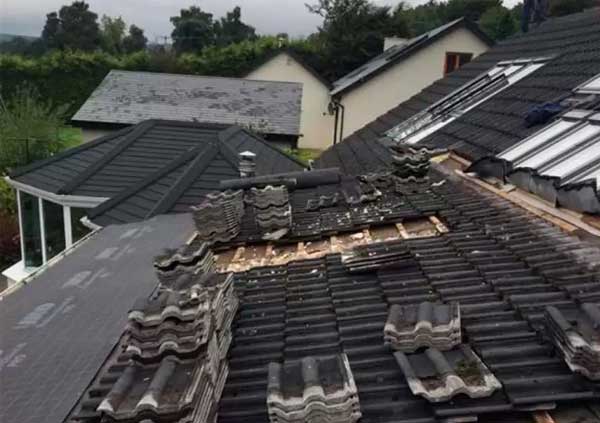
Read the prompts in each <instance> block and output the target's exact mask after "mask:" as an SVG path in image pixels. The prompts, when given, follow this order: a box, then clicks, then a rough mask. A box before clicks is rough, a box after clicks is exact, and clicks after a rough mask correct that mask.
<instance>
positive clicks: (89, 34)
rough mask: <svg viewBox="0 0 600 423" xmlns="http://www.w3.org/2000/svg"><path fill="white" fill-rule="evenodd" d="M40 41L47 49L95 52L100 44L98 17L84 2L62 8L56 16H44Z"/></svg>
mask: <svg viewBox="0 0 600 423" xmlns="http://www.w3.org/2000/svg"><path fill="white" fill-rule="evenodd" d="M42 39H43V40H44V42H45V43H46V46H47V47H48V48H49V49H72V50H83V51H92V50H96V49H97V48H98V47H99V44H100V27H99V26H98V15H97V14H95V13H94V12H92V11H91V10H90V6H89V4H87V3H86V2H84V1H75V2H73V3H72V4H71V5H70V6H63V7H61V8H60V11H59V12H58V15H57V14H56V12H51V13H49V14H47V15H46V24H45V25H44V29H43V30H42Z"/></svg>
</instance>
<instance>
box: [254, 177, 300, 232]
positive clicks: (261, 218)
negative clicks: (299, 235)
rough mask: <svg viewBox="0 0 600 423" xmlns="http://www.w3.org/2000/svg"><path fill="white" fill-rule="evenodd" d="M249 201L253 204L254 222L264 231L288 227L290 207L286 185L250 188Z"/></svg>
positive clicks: (290, 219)
mask: <svg viewBox="0 0 600 423" xmlns="http://www.w3.org/2000/svg"><path fill="white" fill-rule="evenodd" d="M250 202H251V203H252V205H253V206H254V213H255V218H256V223H257V225H258V227H259V228H260V229H262V230H263V231H265V232H273V231H277V230H280V229H290V228H291V226H292V207H291V205H290V198H289V193H288V190H287V187H286V186H284V185H281V186H271V185H268V186H266V187H265V188H262V189H261V188H252V189H251V190H250Z"/></svg>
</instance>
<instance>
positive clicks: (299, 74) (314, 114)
mask: <svg viewBox="0 0 600 423" xmlns="http://www.w3.org/2000/svg"><path fill="white" fill-rule="evenodd" d="M246 78H247V79H257V80H261V81H287V82H299V83H301V84H303V91H302V114H301V116H300V132H301V133H302V135H303V136H302V137H300V138H299V139H298V147H300V148H314V149H318V150H325V149H326V148H328V147H329V146H331V143H332V141H333V123H334V117H333V116H330V115H329V114H328V113H327V106H328V104H329V100H330V98H329V89H328V87H326V86H325V85H324V84H323V83H322V82H321V81H320V80H319V79H318V78H317V77H315V76H314V75H313V74H311V73H310V72H309V71H307V70H306V69H305V68H304V67H303V66H302V65H301V64H300V63H298V62H297V61H296V60H295V59H294V58H292V57H291V56H290V55H289V54H287V53H280V54H278V55H277V56H275V57H273V58H272V59H271V60H269V61H268V62H267V63H265V64H263V65H262V66H259V67H258V68H256V69H255V70H253V71H252V72H251V73H250V74H248V75H247V76H246Z"/></svg>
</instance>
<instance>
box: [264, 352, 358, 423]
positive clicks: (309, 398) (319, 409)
mask: <svg viewBox="0 0 600 423" xmlns="http://www.w3.org/2000/svg"><path fill="white" fill-rule="evenodd" d="M268 377H269V383H268V386H267V407H268V412H269V420H270V421H271V423H284V422H285V423H305V422H306V423H317V422H319V423H321V422H322V423H354V422H356V421H358V419H360V417H361V412H360V404H359V401H358V393H357V389H356V384H355V383H354V377H353V376H352V372H351V370H350V364H349V362H348V357H347V356H346V355H345V354H337V355H334V356H329V357H322V358H317V357H313V356H308V357H304V358H303V359H301V360H297V361H292V362H286V363H284V364H283V365H281V364H279V363H274V362H273V363H270V364H269V373H268Z"/></svg>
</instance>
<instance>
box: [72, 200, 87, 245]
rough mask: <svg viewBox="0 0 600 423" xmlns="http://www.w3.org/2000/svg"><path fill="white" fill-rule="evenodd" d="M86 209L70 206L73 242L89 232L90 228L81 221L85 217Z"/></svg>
mask: <svg viewBox="0 0 600 423" xmlns="http://www.w3.org/2000/svg"><path fill="white" fill-rule="evenodd" d="M86 211H87V210H86V209H76V208H74V207H71V231H72V234H73V242H74V243H75V242H77V241H79V240H80V239H81V238H83V237H84V236H86V235H87V234H89V233H90V232H91V229H90V228H88V227H87V226H85V225H84V224H83V223H81V219H82V218H84V217H85V215H86Z"/></svg>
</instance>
